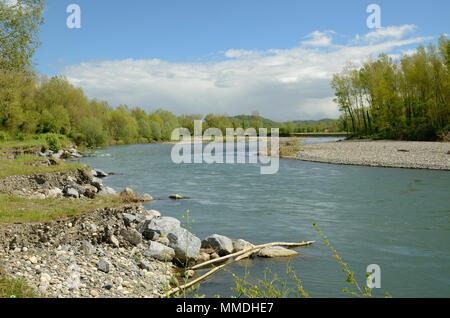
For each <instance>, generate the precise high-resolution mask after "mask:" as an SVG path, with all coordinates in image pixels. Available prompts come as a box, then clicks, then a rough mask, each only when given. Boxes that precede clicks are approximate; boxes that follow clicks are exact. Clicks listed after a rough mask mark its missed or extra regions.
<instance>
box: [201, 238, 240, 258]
mask: <svg viewBox="0 0 450 318" xmlns="http://www.w3.org/2000/svg"><path fill="white" fill-rule="evenodd" d="M201 247H202V248H212V249H213V250H214V251H216V253H217V254H219V255H220V256H225V255H228V254H231V253H233V241H232V240H231V239H230V238H228V237H226V236H223V235H219V234H213V235H211V236H208V237H207V238H205V239H204V240H203V241H202V246H201Z"/></svg>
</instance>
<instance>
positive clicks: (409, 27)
mask: <svg viewBox="0 0 450 318" xmlns="http://www.w3.org/2000/svg"><path fill="white" fill-rule="evenodd" d="M416 29H417V26H416V25H414V24H405V25H401V26H390V27H386V28H380V29H376V30H375V31H372V32H370V33H367V34H366V35H365V36H364V40H366V41H369V42H376V41H381V40H385V39H401V38H403V37H404V36H405V35H407V34H409V33H412V32H414V31H415V30H416Z"/></svg>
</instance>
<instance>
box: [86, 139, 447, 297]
mask: <svg viewBox="0 0 450 318" xmlns="http://www.w3.org/2000/svg"><path fill="white" fill-rule="evenodd" d="M329 140H332V139H326V140H320V142H323V141H329ZM308 142H318V141H317V139H314V140H311V141H308ZM171 149H172V145H167V144H147V145H132V146H116V147H110V148H105V149H100V150H98V151H96V152H95V155H94V156H93V157H88V158H84V159H83V162H84V163H86V164H88V165H90V166H91V167H94V168H99V169H102V170H104V171H107V172H110V171H113V172H115V173H116V174H115V175H114V176H110V177H108V178H107V179H105V180H104V182H105V184H106V185H108V186H111V187H113V188H115V189H116V190H118V191H120V190H122V189H123V188H124V187H131V188H133V189H134V190H136V191H138V192H141V193H149V194H151V195H152V196H153V197H155V198H156V199H157V200H155V201H154V202H152V203H150V204H146V207H147V208H151V209H155V210H158V211H160V212H161V213H162V214H163V215H165V216H173V217H176V218H178V219H180V220H181V216H182V215H184V214H185V213H186V210H190V214H191V215H192V217H193V218H194V220H195V223H193V224H192V225H191V226H192V232H194V233H196V235H197V236H199V237H200V238H204V237H206V236H208V235H210V234H213V233H218V234H223V235H226V236H228V237H232V238H243V239H245V240H248V241H250V242H252V243H254V244H258V243H266V242H272V241H292V242H297V241H307V240H316V241H317V242H316V243H315V244H314V245H312V246H309V247H305V248H300V249H298V251H299V252H300V253H301V255H300V256H298V257H295V258H293V259H292V260H291V261H290V265H291V266H292V267H294V268H295V271H296V273H297V276H298V277H299V278H300V279H301V280H302V281H303V287H304V289H305V291H306V292H308V293H309V294H310V295H311V296H312V297H347V295H346V294H345V293H343V292H342V291H341V289H342V288H345V287H349V289H352V287H351V286H350V285H348V284H347V283H346V282H345V278H346V276H345V274H344V273H343V272H342V271H341V268H340V267H339V264H338V263H337V261H336V259H334V258H333V257H332V254H331V251H330V250H329V249H328V248H327V247H326V246H325V245H324V244H323V243H322V240H321V238H320V237H319V235H318V234H317V232H316V231H315V229H314V228H313V226H312V224H313V223H314V222H317V224H318V226H319V227H320V228H321V230H322V231H323V232H324V233H325V235H327V237H328V239H329V241H330V242H331V244H332V245H333V247H334V248H335V249H336V250H337V252H338V254H339V255H340V256H341V257H342V258H343V260H344V261H345V262H346V263H348V264H349V267H350V269H351V270H352V271H354V272H355V278H356V279H357V281H358V282H359V283H360V284H361V285H365V275H366V268H367V266H368V265H370V264H377V265H379V266H380V268H381V288H380V289H374V290H373V295H374V296H376V297H384V296H385V293H386V292H388V293H389V294H390V295H392V296H393V297H450V266H449V264H450V262H449V261H450V195H449V193H450V173H449V172H442V171H426V170H407V169H386V168H370V167H358V166H340V165H331V164H322V163H310V162H303V161H296V160H280V169H279V172H278V173H277V174H274V175H261V174H260V169H259V166H258V165H256V164H236V165H228V164H211V165H210V164H181V165H177V164H174V163H172V161H171V157H170V153H171ZM173 193H179V194H182V195H185V196H188V197H190V199H188V200H181V201H173V200H170V199H168V196H169V194H173ZM286 263H287V260H286V259H260V258H256V259H253V260H249V261H247V262H243V263H240V264H237V265H232V266H231V267H229V270H230V271H231V272H234V273H237V274H239V275H241V276H242V275H243V272H244V268H245V267H246V270H247V271H248V272H249V274H250V276H249V279H250V280H252V281H253V280H254V279H256V278H261V277H262V273H263V271H264V270H265V268H270V270H271V271H272V272H273V273H276V274H278V275H280V276H282V275H284V274H285V272H286ZM244 264H246V266H245V267H244ZM233 284H234V283H233V279H232V277H231V274H230V273H227V272H220V273H218V274H216V275H215V276H214V277H213V278H211V279H209V280H208V281H206V282H205V283H204V284H202V286H201V289H200V290H199V294H205V295H206V296H208V297H214V296H215V295H217V294H219V295H221V296H223V297H226V296H231V295H232V292H231V290H230V287H232V286H233Z"/></svg>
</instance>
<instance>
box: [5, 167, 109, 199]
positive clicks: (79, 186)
mask: <svg viewBox="0 0 450 318" xmlns="http://www.w3.org/2000/svg"><path fill="white" fill-rule="evenodd" d="M0 192H2V193H7V194H12V195H16V196H19V197H26V198H30V199H46V198H55V197H59V196H65V197H71V198H77V199H78V198H89V199H92V198H94V197H95V196H96V195H112V194H115V193H116V191H115V190H114V189H112V188H109V187H106V186H104V184H103V181H102V180H101V179H100V178H97V177H94V176H93V174H92V172H91V171H90V170H88V169H78V170H74V171H66V172H54V173H47V174H36V175H15V176H10V177H6V178H2V179H0Z"/></svg>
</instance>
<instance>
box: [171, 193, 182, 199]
mask: <svg viewBox="0 0 450 318" xmlns="http://www.w3.org/2000/svg"><path fill="white" fill-rule="evenodd" d="M169 198H170V199H172V200H183V199H184V197H183V196H182V195H179V194H171V195H170V196H169Z"/></svg>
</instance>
